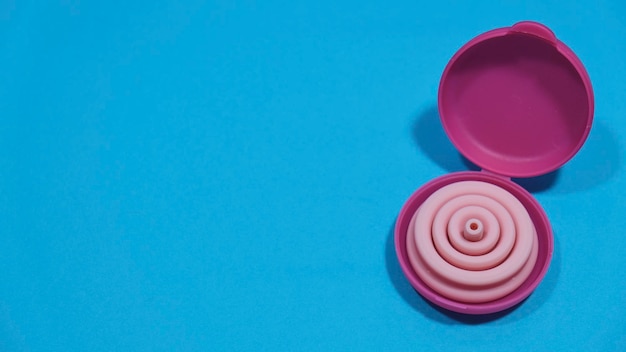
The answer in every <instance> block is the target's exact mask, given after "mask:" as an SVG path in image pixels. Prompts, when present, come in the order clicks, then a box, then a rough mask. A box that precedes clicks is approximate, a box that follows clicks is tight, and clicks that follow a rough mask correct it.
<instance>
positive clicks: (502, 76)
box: [439, 34, 591, 177]
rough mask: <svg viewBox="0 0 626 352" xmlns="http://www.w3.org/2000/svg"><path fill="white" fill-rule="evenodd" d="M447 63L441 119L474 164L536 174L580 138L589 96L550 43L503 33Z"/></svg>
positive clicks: (559, 161) (566, 154)
mask: <svg viewBox="0 0 626 352" xmlns="http://www.w3.org/2000/svg"><path fill="white" fill-rule="evenodd" d="M450 65H451V66H450V67H449V68H448V71H447V74H446V75H445V77H444V78H445V79H443V80H442V85H441V87H440V104H439V105H440V113H441V116H442V121H443V123H444V127H445V129H446V131H447V133H448V136H449V137H450V139H451V140H452V142H453V143H454V144H455V145H456V147H457V148H458V149H459V150H460V151H461V152H462V153H463V154H464V155H465V156H466V157H467V158H468V159H470V160H471V161H473V162H474V163H475V164H477V165H479V166H481V167H483V168H485V169H487V170H490V171H493V172H496V173H499V174H503V175H507V176H514V177H527V176H536V175H540V174H544V173H547V172H549V171H552V170H554V169H556V168H558V167H560V166H561V165H563V164H564V163H565V162H566V161H568V160H569V159H570V158H571V157H572V156H573V155H574V154H575V153H576V151H578V149H580V147H581V145H582V143H583V142H584V140H585V139H586V136H587V134H588V130H589V127H590V126H589V125H590V106H589V105H590V104H591V103H590V100H589V94H588V92H587V89H586V87H585V84H584V81H583V78H582V77H581V75H580V73H579V72H578V71H577V70H576V68H575V67H574V66H573V65H572V63H571V62H570V61H569V59H568V58H567V57H566V56H564V55H563V54H562V53H561V52H559V51H558V49H557V47H555V46H554V45H552V44H551V43H549V42H547V41H544V40H542V39H540V38H537V37H533V36H529V35H524V34H508V35H505V36H500V37H495V38H491V39H487V40H485V41H482V42H479V43H477V44H476V45H473V46H472V47H470V48H468V49H467V50H466V51H465V52H463V53H462V54H461V55H460V56H458V57H457V58H456V59H455V61H454V62H452V63H451V64H450Z"/></svg>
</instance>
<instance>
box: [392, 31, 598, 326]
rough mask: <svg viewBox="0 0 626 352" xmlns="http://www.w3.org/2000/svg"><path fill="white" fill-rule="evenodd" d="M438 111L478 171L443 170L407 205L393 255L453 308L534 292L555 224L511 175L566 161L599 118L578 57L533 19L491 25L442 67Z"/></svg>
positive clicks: (474, 309) (489, 307)
mask: <svg viewBox="0 0 626 352" xmlns="http://www.w3.org/2000/svg"><path fill="white" fill-rule="evenodd" d="M439 112H440V116H441V121H442V123H443V125H444V129H445V131H446V133H447V134H448V136H449V137H450V139H451V140H452V142H453V143H454V145H455V146H456V147H457V148H458V149H459V151H460V152H461V153H462V154H464V155H465V156H466V157H467V158H468V159H469V160H471V161H472V162H474V163H475V164H477V165H479V166H480V167H482V168H483V171H482V172H458V173H452V174H449V175H445V176H441V177H439V178H437V179H435V180H433V181H431V182H429V183H427V184H426V185H424V186H422V187H421V188H420V189H418V190H417V191H416V192H415V193H414V194H413V195H412V196H411V197H410V198H409V199H408V201H407V202H406V203H405V205H404V206H403V208H402V210H401V211H400V215H399V216H398V219H397V222H396V228H395V245H396V253H397V255H398V259H399V261H400V266H401V267H402V270H403V272H404V274H405V275H406V277H407V278H408V279H409V282H410V283H411V285H412V286H413V287H414V288H415V289H416V290H417V291H418V292H419V293H420V294H421V295H422V296H423V297H425V298H426V299H428V300H429V301H431V302H433V303H434V304H436V305H439V306H441V307H444V308H446V309H449V310H452V311H456V312H460V313H467V314H486V313H493V312H498V311H501V310H504V309H507V308H510V307H512V306H514V305H515V304H517V303H519V302H521V301H523V300H524V299H525V298H526V297H528V296H529V295H530V294H531V293H532V291H533V290H534V289H535V288H536V287H537V285H539V283H540V282H541V280H542V278H543V277H544V275H545V273H546V272H547V270H548V267H549V264H550V260H551V258H552V251H553V246H554V244H553V237H552V229H551V227H550V223H549V221H548V218H547V216H546V214H545V212H544V211H543V209H542V208H541V206H540V205H539V204H538V203H537V201H536V200H535V199H534V198H533V197H532V196H531V195H530V194H529V193H528V192H527V191H526V190H524V189H523V188H522V187H520V186H519V185H517V184H516V183H514V182H512V181H511V180H510V177H527V176H536V175H540V174H543V173H546V172H550V171H552V170H555V169H557V168H559V167H560V166H562V165H563V164H564V163H565V162H567V161H568V160H569V159H570V158H572V157H573V156H574V154H575V153H576V152H577V151H578V150H579V149H580V148H581V146H582V144H583V143H584V141H585V139H586V138H587V135H588V134H589V130H590V128H591V123H592V120H593V92H592V88H591V82H590V80H589V76H588V75H587V73H586V71H585V69H584V67H583V65H582V63H581V62H580V60H578V58H577V57H576V56H575V55H574V53H573V52H572V51H571V50H570V49H569V48H567V46H565V45H564V44H563V43H562V42H560V41H559V40H558V39H557V38H556V36H555V35H554V33H553V32H552V31H551V30H550V29H548V28H547V27H545V26H544V25H542V24H539V23H536V22H528V21H527V22H520V23H518V24H515V25H514V26H512V27H509V28H500V29H496V30H493V31H490V32H486V33H484V34H482V35H479V36H478V37H476V38H474V39H472V40H471V41H470V42H468V43H467V44H466V45H464V46H463V47H462V48H461V49H460V50H459V51H458V52H457V53H456V54H455V55H454V56H453V57H452V59H451V60H450V62H449V63H448V65H447V66H446V68H445V70H444V72H443V75H442V78H441V83H440V86H439Z"/></svg>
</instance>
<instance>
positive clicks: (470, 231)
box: [463, 218, 484, 242]
mask: <svg viewBox="0 0 626 352" xmlns="http://www.w3.org/2000/svg"><path fill="white" fill-rule="evenodd" d="M483 233H484V227H483V223H482V222H481V221H480V220H478V219H474V218H472V219H469V220H467V221H466V222H465V228H464V229H463V237H465V239H466V240H468V241H474V242H475V241H480V240H481V239H482V238H483Z"/></svg>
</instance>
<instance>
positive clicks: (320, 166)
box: [0, 0, 626, 351]
mask: <svg viewBox="0 0 626 352" xmlns="http://www.w3.org/2000/svg"><path fill="white" fill-rule="evenodd" d="M468 3H469V2H468ZM624 13H626V6H625V5H624V3H623V2H620V1H617V0H614V1H599V2H595V3H593V4H592V3H591V2H569V3H567V2H562V1H558V2H557V1H513V2H510V3H509V4H506V5H503V4H499V2H493V3H486V2H485V3H473V4H463V5H461V4H455V3H453V2H449V1H434V2H423V3H419V2H409V1H407V2H403V3H400V2H399V3H391V2H389V1H385V2H378V3H367V4H366V3H362V2H356V1H354V2H343V3H342V4H333V2H331V1H327V2H317V3H313V2H311V4H308V5H294V4H289V3H287V2H286V3H278V2H268V1H265V2H262V3H261V2H259V3H254V2H246V3H244V2H240V3H234V2H232V1H221V2H208V3H206V2H200V1H181V2H176V1H170V2H165V1H143V2H139V1H135V2H128V1H91V2H87V1H82V2H81V1H77V0H66V1H60V2H59V1H51V2H48V3H46V2H39V1H37V2H36V1H17V0H15V1H11V0H3V1H0V33H1V37H0V45H1V46H0V64H1V65H0V239H1V241H0V350H2V351H23V350H32V351H70V350H72V351H120V350H126V351H144V350H145V351H158V350H179V351H187V350H212V351H231V350H232V351H236V350H267V351H307V350H321V351H330V350H377V351H382V350H396V351H415V350H424V351H427V350H446V349H449V350H454V351H459V350H485V351H488V350H515V351H519V350H603V351H609V350H613V351H620V350H621V351H623V350H626V295H625V294H624V292H626V275H625V274H624V273H625V270H624V267H626V241H625V236H624V233H625V229H626V217H625V210H626V209H625V208H626V207H625V202H626V194H625V192H624V189H625V188H626V178H625V170H624V160H623V158H624V151H625V138H626V118H625V116H626V99H625V97H624V91H625V90H624V82H625V81H626V60H624V59H623V56H624V55H625V54H626V16H624ZM524 19H531V20H538V21H541V22H544V23H545V24H547V25H548V26H550V27H551V28H552V29H553V30H554V31H555V33H556V34H557V36H558V37H559V38H560V39H561V40H563V41H564V42H565V43H567V44H568V45H569V46H570V47H571V48H572V49H573V50H574V51H575V52H576V53H577V54H578V56H579V57H580V58H581V60H582V61H583V62H584V64H585V65H586V67H587V69H588V71H589V74H590V76H591V78H592V81H593V84H594V89H595V93H596V115H595V116H596V120H595V124H594V127H593V130H592V132H591V134H590V137H589V139H588V141H587V143H586V144H585V146H584V147H583V149H582V150H581V151H580V153H579V154H578V155H577V156H576V157H575V158H574V159H572V160H571V162H570V163H568V164H567V165H566V166H565V167H563V168H562V169H561V170H559V171H557V172H554V173H552V174H549V175H547V176H543V177H540V178H537V179H533V180H524V181H521V182H522V183H523V184H524V185H525V186H527V187H528V188H529V189H530V190H532V191H533V192H534V194H535V195H536V197H537V198H538V200H539V201H540V203H541V204H542V205H543V207H544V208H545V210H546V212H547V214H548V216H549V217H550V220H551V222H552V225H553V227H554V231H555V242H556V249H555V256H554V259H553V263H552V265H551V267H550V271H549V272H548V274H547V277H546V279H545V281H544V282H543V283H542V284H541V285H540V286H539V288H538V289H537V290H536V291H535V293H534V294H533V295H532V296H531V297H530V298H529V299H528V300H527V301H526V302H524V303H523V304H522V305H521V306H519V307H518V308H517V309H515V310H513V311H511V312H508V314H506V315H499V316H494V317H489V318H488V319H468V318H463V317H459V316H456V315H453V314H447V313H444V312H442V311H439V310H437V309H434V308H433V307H431V306H430V305H428V304H426V303H425V302H424V301H423V300H422V299H421V298H420V297H419V296H418V295H417V294H416V293H415V292H414V291H413V290H412V289H411V287H410V286H409V284H408V282H407V281H406V280H405V278H404V277H403V276H402V273H401V272H400V269H399V266H398V264H397V260H396V258H395V253H394V249H393V239H392V226H393V224H394V221H395V218H396V215H397V213H398V211H399V210H400V208H401V206H402V204H403V203H404V201H405V200H406V199H407V198H408V197H409V195H410V194H411V193H412V192H414V191H415V190H416V189H417V188H418V187H419V186H420V185H422V184H423V183H425V182H427V181H428V180H430V179H432V178H434V177H437V176H440V175H443V174H446V173H449V172H452V171H459V170H465V169H467V168H468V167H469V166H468V165H466V163H464V162H463V160H462V159H461V158H460V157H459V154H458V153H457V152H456V151H455V150H454V148H453V147H452V145H451V144H450V142H449V141H448V140H447V139H446V137H445V135H444V134H443V131H442V130H441V127H440V124H439V122H438V116H437V112H436V94H437V87H438V83H439V78H440V74H441V72H442V70H443V68H444V66H445V64H446V63H447V62H448V60H449V58H450V57H451V56H452V55H453V54H454V52H455V51H456V50H457V49H458V48H459V47H460V46H461V45H462V44H464V43H465V42H467V41H468V40H470V39H471V38H472V37H474V36H475V35H478V34H479V33H481V32H484V31H487V30H489V29H492V28H497V27H503V26H509V25H512V24H513V23H515V22H517V21H519V20H524Z"/></svg>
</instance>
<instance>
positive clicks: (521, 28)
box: [511, 21, 557, 44]
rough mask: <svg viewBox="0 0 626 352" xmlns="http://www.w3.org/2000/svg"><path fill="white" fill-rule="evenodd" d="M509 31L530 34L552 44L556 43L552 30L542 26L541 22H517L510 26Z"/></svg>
mask: <svg viewBox="0 0 626 352" xmlns="http://www.w3.org/2000/svg"><path fill="white" fill-rule="evenodd" d="M511 31H512V32H518V33H526V34H532V35H534V36H537V37H539V38H542V39H545V40H547V41H549V42H550V43H552V44H556V42H557V39H556V35H554V32H552V31H551V30H550V28H548V27H546V26H544V25H543V24H541V23H537V22H533V21H522V22H518V23H516V24H514V25H513V26H512V27H511Z"/></svg>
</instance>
